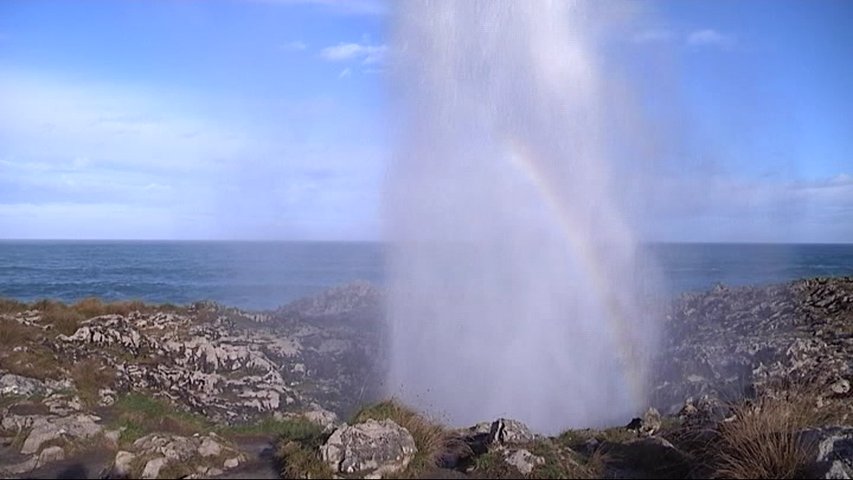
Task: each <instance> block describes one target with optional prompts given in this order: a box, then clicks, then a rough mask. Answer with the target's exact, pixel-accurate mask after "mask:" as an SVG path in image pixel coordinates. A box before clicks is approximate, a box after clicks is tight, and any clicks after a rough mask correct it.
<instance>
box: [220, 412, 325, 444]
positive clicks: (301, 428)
mask: <svg viewBox="0 0 853 480" xmlns="http://www.w3.org/2000/svg"><path fill="white" fill-rule="evenodd" d="M322 430H323V428H322V427H320V426H319V425H317V424H316V423H313V422H309V421H308V420H304V419H283V420H279V419H276V418H273V417H265V418H263V419H262V420H260V421H258V422H255V423H247V424H241V425H230V426H227V427H222V428H219V429H218V430H217V433H218V434H219V435H221V436H223V437H226V438H227V437H246V436H256V435H268V436H275V437H277V438H278V439H280V440H301V439H305V438H311V437H314V436H317V435H319V434H321V433H322Z"/></svg>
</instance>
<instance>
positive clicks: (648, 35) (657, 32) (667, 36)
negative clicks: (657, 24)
mask: <svg viewBox="0 0 853 480" xmlns="http://www.w3.org/2000/svg"><path fill="white" fill-rule="evenodd" d="M674 38H675V33H673V32H672V31H671V30H667V29H659V28H656V29H649V30H643V31H640V32H637V33H635V34H634V36H633V37H631V41H632V42H633V43H638V44H642V43H659V42H668V41H670V40H672V39H674Z"/></svg>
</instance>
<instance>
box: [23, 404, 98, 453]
mask: <svg viewBox="0 0 853 480" xmlns="http://www.w3.org/2000/svg"><path fill="white" fill-rule="evenodd" d="M97 420H100V418H98V417H96V416H94V415H84V414H79V415H74V416H70V417H40V418H38V419H36V420H35V421H33V424H32V430H31V431H30V434H29V435H28V436H27V439H26V440H24V444H23V446H22V447H21V453H22V454H24V455H31V454H33V453H36V452H38V451H39V449H40V448H41V446H42V444H44V443H45V442H49V441H51V440H54V439H58V438H70V439H75V440H76V439H86V438H89V437H93V436H95V435H97V434H99V433H101V431H102V430H103V427H101V425H99V424H97V423H95V422H96V421H97Z"/></svg>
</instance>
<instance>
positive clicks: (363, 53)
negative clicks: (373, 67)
mask: <svg viewBox="0 0 853 480" xmlns="http://www.w3.org/2000/svg"><path fill="white" fill-rule="evenodd" d="M387 52H388V46H387V45H370V44H363V43H339V44H337V45H334V46H331V47H326V48H324V49H323V50H322V51H320V56H321V57H323V58H324V59H326V60H328V61H330V62H346V61H361V63H362V64H364V65H370V64H375V63H381V62H382V61H383V60H384V59H385V54H386V53H387Z"/></svg>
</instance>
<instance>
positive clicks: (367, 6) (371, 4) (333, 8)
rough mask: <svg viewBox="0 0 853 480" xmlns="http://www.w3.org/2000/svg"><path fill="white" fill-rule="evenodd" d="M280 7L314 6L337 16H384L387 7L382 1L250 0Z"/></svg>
mask: <svg viewBox="0 0 853 480" xmlns="http://www.w3.org/2000/svg"><path fill="white" fill-rule="evenodd" d="M252 1H260V2H265V3H274V4H280V5H314V6H317V7H319V8H322V9H324V10H326V11H328V12H330V13H334V14H338V15H385V14H387V13H388V6H387V4H386V2H384V1H382V0H252Z"/></svg>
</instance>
